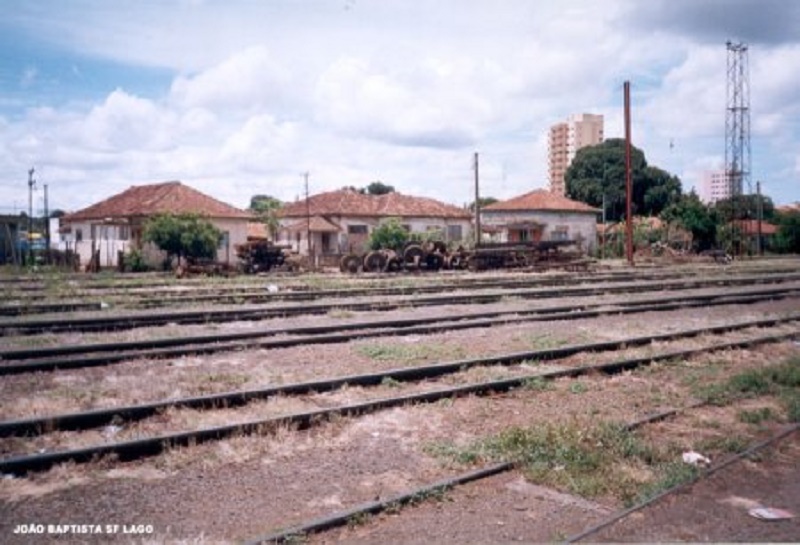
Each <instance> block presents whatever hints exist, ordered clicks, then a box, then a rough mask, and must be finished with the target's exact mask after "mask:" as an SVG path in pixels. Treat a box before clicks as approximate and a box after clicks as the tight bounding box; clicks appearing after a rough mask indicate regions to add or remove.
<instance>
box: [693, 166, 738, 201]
mask: <svg viewBox="0 0 800 545" xmlns="http://www.w3.org/2000/svg"><path fill="white" fill-rule="evenodd" d="M728 179H729V178H728V176H726V175H725V171H724V170H711V171H707V172H704V173H703V179H702V180H700V191H699V192H698V193H699V194H698V196H699V197H700V200H701V201H703V202H704V203H705V204H714V203H715V202H717V201H721V200H724V199H728V198H730V196H731V186H730V184H729V183H728Z"/></svg>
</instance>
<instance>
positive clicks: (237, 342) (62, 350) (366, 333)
mask: <svg viewBox="0 0 800 545" xmlns="http://www.w3.org/2000/svg"><path fill="white" fill-rule="evenodd" d="M798 294H800V286H798V287H797V288H767V289H757V290H744V291H739V292H736V293H731V292H726V293H715V294H692V295H678V296H672V297H667V298H663V297H661V298H658V299H657V300H656V299H654V298H652V297H648V298H639V299H628V300H625V301H618V302H603V303H589V304H582V305H559V306H554V307H549V308H536V309H529V310H520V309H517V310H510V311H494V312H484V313H472V314H468V315H463V314H461V315H457V316H453V315H446V316H435V317H426V318H404V319H395V320H378V321H368V322H357V323H349V324H335V325H321V326H300V327H287V328H278V329H271V330H265V331H256V332H252V331H250V332H244V333H227V334H214V335H195V336H191V337H170V338H162V339H150V340H146V341H128V342H113V343H102V344H100V343H98V344H87V345H77V346H57V347H40V348H25V349H12V350H5V351H0V376H3V375H12V374H20V373H31V372H45V371H55V370H57V369H78V368H86V367H97V366H103V365H113V364H120V363H124V362H126V361H130V360H133V359H140V358H149V359H164V358H173V357H181V356H186V355H189V354H195V355H196V354H211V353H217V352H223V351H234V350H242V349H252V348H261V349H275V348H287V347H291V346H303V345H310V344H330V343H343V342H348V341H351V340H354V339H363V338H373V337H383V336H390V335H397V334H398V333H400V334H403V335H410V334H431V333H437V332H443V331H455V330H459V329H471V328H487V327H493V326H497V325H504V324H511V323H520V322H533V321H542V320H548V321H553V320H576V319H583V318H594V317H598V316H603V315H613V314H632V313H643V312H663V311H669V310H676V309H682V308H692V307H698V306H702V307H709V306H718V305H731V304H753V303H757V302H763V301H768V300H775V299H784V298H790V297H797V296H798ZM278 335H289V337H287V338H280V339H270V338H269V337H274V336H278Z"/></svg>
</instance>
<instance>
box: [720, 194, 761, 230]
mask: <svg viewBox="0 0 800 545" xmlns="http://www.w3.org/2000/svg"><path fill="white" fill-rule="evenodd" d="M758 203H759V196H758V195H739V196H738V197H736V199H722V200H719V201H717V202H716V203H715V204H714V208H715V209H716V211H717V214H719V216H720V218H722V221H724V222H726V223H727V222H729V221H731V220H734V219H737V220H742V219H756V218H757V217H758ZM761 214H762V215H761V217H762V219H764V220H765V221H770V220H772V219H773V218H774V217H775V204H774V203H773V202H772V199H770V198H769V197H767V196H765V195H761Z"/></svg>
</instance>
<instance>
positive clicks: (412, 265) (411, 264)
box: [403, 244, 425, 269]
mask: <svg viewBox="0 0 800 545" xmlns="http://www.w3.org/2000/svg"><path fill="white" fill-rule="evenodd" d="M424 256H425V250H423V249H422V246H420V245H419V244H409V245H408V246H406V247H405V249H404V250H403V262H404V263H405V265H406V268H407V269H417V268H419V265H420V263H422V259H423V257H424Z"/></svg>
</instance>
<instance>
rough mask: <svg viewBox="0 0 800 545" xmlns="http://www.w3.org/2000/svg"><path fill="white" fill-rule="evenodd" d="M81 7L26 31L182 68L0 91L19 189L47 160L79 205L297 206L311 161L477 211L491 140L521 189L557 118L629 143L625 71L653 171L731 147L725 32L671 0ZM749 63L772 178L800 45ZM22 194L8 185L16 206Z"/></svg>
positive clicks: (787, 128)
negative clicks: (82, 85) (144, 186)
mask: <svg viewBox="0 0 800 545" xmlns="http://www.w3.org/2000/svg"><path fill="white" fill-rule="evenodd" d="M744 4H748V3H747V2H738V3H737V5H736V9H737V10H741V9H742V5H744ZM752 4H755V3H750V4H748V6H749V7H752ZM676 5H680V6H682V7H681V8H680V9H683V10H686V13H695V11H693V10H694V8H692V7H691V6H687V4H686V3H684V2H679V3H678V4H676ZM76 6H77V4H75V5H73V4H70V3H67V4H64V3H61V2H51V3H49V2H47V1H44V2H42V3H41V4H40V3H23V4H21V5H20V9H19V10H15V11H14V12H13V13H9V23H8V24H14V25H17V26H19V28H23V29H25V28H27V29H28V32H29V33H30V36H31V37H32V39H33V37H35V38H36V39H37V40H38V39H39V38H41V39H42V40H44V41H45V42H47V43H48V44H50V46H51V47H61V48H64V49H63V51H64V62H65V63H66V64H65V66H67V67H69V66H78V63H77V61H76V60H75V59H79V58H80V59H85V58H86V57H87V56H88V57H90V58H97V57H99V58H102V59H105V61H104V62H110V63H120V62H121V63H128V64H127V65H126V64H119V65H118V66H119V69H120V70H123V69H124V68H125V67H126V66H131V65H133V66H142V65H144V66H158V67H166V68H167V69H168V70H169V71H170V72H169V74H170V76H169V78H168V79H167V80H166V81H164V83H163V84H162V85H161V86H160V87H155V89H158V90H157V91H153V92H150V93H148V92H144V91H138V92H134V91H131V90H130V89H124V88H122V85H121V84H119V83H113V84H112V85H111V87H107V89H114V87H120V88H119V89H116V90H114V91H111V92H107V91H106V92H105V95H104V96H101V98H90V96H89V95H77V96H69V97H59V100H57V101H56V100H53V99H52V97H54V96H57V93H53V94H51V95H47V96H44V95H42V98H38V99H35V100H38V102H36V103H40V104H41V105H42V106H41V107H38V108H36V109H31V110H20V109H19V108H18V106H16V102H15V101H14V100H8V99H0V107H2V108H4V109H3V110H0V111H2V112H3V116H4V118H5V120H4V122H3V123H4V125H3V127H2V128H3V130H2V131H0V144H2V145H0V180H3V179H6V180H15V179H17V178H19V177H20V175H22V176H24V174H25V172H27V169H28V168H30V166H31V165H36V166H37V170H38V169H39V168H41V170H42V173H43V174H42V175H43V176H45V177H49V178H50V180H51V181H52V182H53V184H54V186H55V185H57V184H68V185H69V186H70V187H73V188H75V190H72V191H62V192H58V193H57V194H58V196H59V198H62V199H64V200H63V202H62V203H61V204H60V205H59V206H60V207H62V208H72V209H74V208H79V207H83V206H86V205H88V204H90V203H91V202H92V201H93V200H97V199H99V198H104V197H107V196H109V195H110V194H112V193H114V192H116V191H120V190H122V189H124V188H125V187H128V186H129V185H131V184H140V183H148V182H157V181H162V180H167V179H181V180H184V181H186V182H187V183H190V184H193V185H194V186H195V187H197V188H198V189H200V190H202V191H206V192H208V193H210V194H212V195H214V196H216V197H218V198H221V199H223V200H227V201H229V202H231V203H232V204H236V205H238V206H245V205H246V204H247V203H248V202H249V198H250V197H251V196H252V195H253V194H256V193H267V194H272V195H276V196H278V197H279V198H283V199H292V198H294V196H296V195H298V194H300V193H302V187H301V186H302V177H301V176H300V173H301V172H304V171H307V170H308V171H310V172H311V187H312V191H320V190H326V189H334V188H338V187H342V186H344V185H356V186H359V185H365V184H367V183H369V182H371V181H374V180H376V179H380V180H382V181H384V182H385V183H389V184H392V185H395V186H396V187H397V188H398V189H399V190H401V191H403V192H407V193H417V194H420V195H425V196H431V197H435V198H439V199H442V200H445V201H448V202H453V203H456V204H461V203H463V202H468V201H471V200H472V195H473V188H472V171H471V161H472V153H473V151H479V152H480V153H481V164H482V168H481V177H482V188H481V192H482V194H484V195H493V196H497V197H501V198H506V197H511V196H514V195H515V194H519V193H522V192H524V191H528V190H530V189H533V188H536V187H542V186H544V185H545V184H546V172H547V167H546V153H547V142H546V137H547V131H548V128H549V126H550V125H551V124H552V123H554V122H556V121H559V120H561V119H563V118H565V117H566V116H567V115H569V114H572V113H580V112H593V113H601V114H603V115H604V116H605V120H606V129H605V133H606V136H607V137H619V136H622V132H623V131H622V82H623V81H625V80H631V82H632V86H633V105H634V112H633V122H634V143H635V144H636V145H637V146H638V147H641V148H642V149H644V151H645V153H646V155H647V159H648V161H649V162H650V163H651V164H655V165H657V166H660V167H662V168H665V169H667V170H669V171H672V172H675V173H678V174H679V175H681V176H682V178H683V179H684V182H685V185H686V186H687V187H690V186H691V185H692V184H693V183H694V181H695V180H694V178H695V177H696V176H697V175H698V173H699V172H701V171H702V170H706V169H708V168H713V166H714V163H715V162H721V161H722V155H723V154H724V114H725V55H726V52H725V47H724V43H717V42H716V41H713V40H711V39H707V38H703V36H707V35H706V34H703V33H704V32H709V31H708V30H707V29H706V27H705V26H704V25H699V24H695V23H693V22H692V20H691V18H687V17H683V16H678V15H680V14H678V15H674V16H673V15H670V16H669V18H668V20H669V25H668V26H664V25H660V24H659V23H658V17H656V16H655V15H654V14H656V15H658V14H662V15H663V14H664V13H665V11H664V10H667V11H669V9H673V8H671V7H670V6H669V5H667V4H663V3H662V4H659V5H658V6H656V7H654V8H652V9H649V8H647V9H646V8H645V7H642V6H641V5H640V3H638V2H637V3H628V2H602V3H596V2H589V1H581V0H568V1H565V2H559V3H556V2H528V1H524V0H520V1H516V0H503V1H501V2H500V3H499V4H492V3H486V2H472V1H466V2H455V1H453V0H441V1H437V2H412V3H408V2H403V1H400V0H386V1H381V2H360V1H359V2H340V1H339V0H315V1H314V2H309V3H303V4H296V3H292V2H283V1H275V2H240V3H235V4H234V5H229V4H228V3H222V2H202V1H195V0H185V1H184V0H181V1H180V2H176V3H164V4H163V5H160V6H159V9H158V11H157V12H155V11H154V10H153V8H152V5H150V4H148V3H139V2H131V3H123V4H121V5H117V3H114V4H113V5H112V4H108V3H102V2H97V3H95V2H93V1H91V0H86V2H84V3H82V4H80V6H79V7H76ZM748 6H745V7H748ZM770 6H771V8H770V9H774V8H775V7H776V6H778V4H777V3H775V2H771V3H770ZM79 8H80V9H79ZM717 8H719V6H716V8H715V9H717ZM675 9H678V8H675ZM701 11H702V10H701ZM795 11H796V10H795ZM724 30H725V29H715V30H714V34H715V35H716V34H717V33H719V32H723V31H724ZM784 30H785V31H786V33H785V34H784V37H786V36H789V39H791V31H790V30H789V29H788V27H786V28H785V29H784ZM756 34H757V35H763V33H761V34H758V33H756ZM756 34H754V35H756ZM712 42H713V43H712ZM32 51H34V49H32ZM750 54H751V57H750V58H751V71H752V72H751V90H752V92H751V98H752V108H753V117H752V126H753V138H754V170H756V167H757V170H758V171H759V176H761V174H762V173H763V174H764V177H763V179H765V180H766V179H769V178H770V176H772V177H773V178H777V177H779V176H782V177H788V176H794V177H795V180H796V179H797V169H798V165H800V157H798V153H800V152H798V150H800V144H798V141H800V126H798V121H797V120H798V119H800V110H799V108H800V102H798V101H797V93H796V90H797V85H796V78H795V76H794V74H796V73H798V72H800V45H798V43H797V40H794V41H790V42H787V43H783V44H775V45H770V46H768V47H767V46H763V45H757V44H755V45H753V46H752V47H751V48H750ZM71 55H72V57H71ZM80 64H81V69H80V73H81V74H83V75H84V77H85V78H87V81H88V79H89V78H90V70H89V67H88V66H87V65H85V64H83V63H82V62H81V63H80ZM31 66H36V67H37V68H36V70H37V72H36V73H35V74H34V73H32V74H31V76H32V83H34V85H32V86H31V89H32V90H35V89H36V88H37V84H39V83H41V82H42V81H45V80H47V81H48V82H50V83H51V84H52V85H53V86H54V87H51V90H52V89H53V88H57V84H58V81H55V80H54V76H53V74H52V73H47V72H46V70H45V68H44V67H45V66H46V64H44V63H38V62H36V59H35V54H34V53H32V61H31ZM20 70H21V69H20ZM67 72H70V71H69V70H67ZM70 73H71V72H70ZM14 77H15V78H19V73H17V74H16V75H15V76H14ZM92 77H94V75H93V74H92ZM13 83H14V84H19V83H20V82H19V80H18V79H17V80H15V81H14V82H13ZM93 96H94V95H93ZM6 112H11V113H6ZM670 142H673V144H674V145H673V146H670ZM762 149H763V150H764V152H761V153H759V154H756V153H755V150H762ZM20 173H21V174H20ZM768 173H769V174H768ZM771 173H774V174H771ZM17 185H18V184H17V183H16V182H14V183H13V184H12V183H9V184H4V182H2V181H0V201H3V200H8V197H9V196H10V195H12V194H14V193H15V192H16V191H18V187H17ZM797 186H798V184H797V183H789V182H788V181H787V183H784V184H777V183H776V184H773V185H772V187H775V188H776V191H779V192H781V193H780V195H778V198H777V200H779V201H780V200H786V199H787V198H789V199H791V198H792V197H790V195H795V196H794V197H793V199H794V200H798V199H800V195H799V194H798V192H800V189H798V187H797ZM78 188H80V189H78ZM55 194H56V193H55V192H54V195H55ZM781 195H785V196H781Z"/></svg>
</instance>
